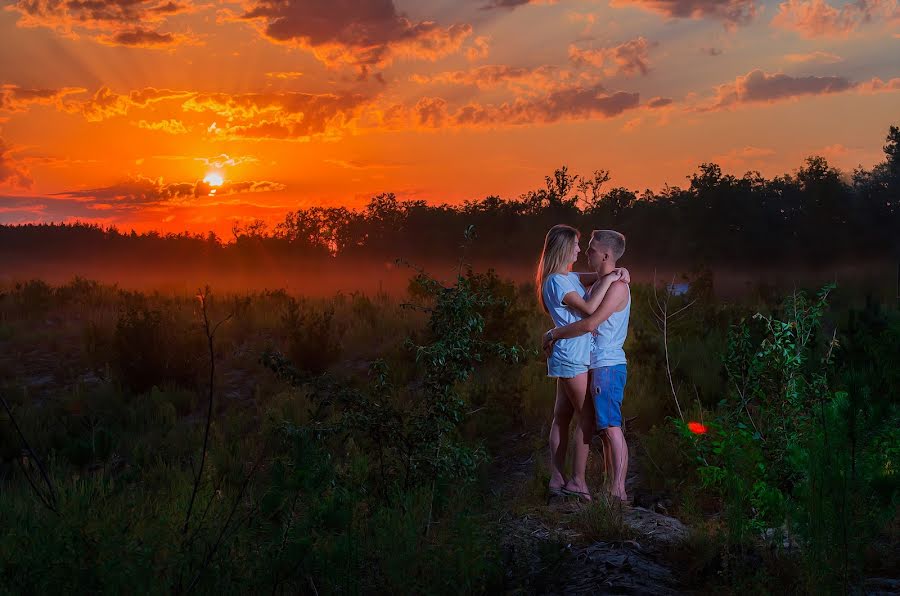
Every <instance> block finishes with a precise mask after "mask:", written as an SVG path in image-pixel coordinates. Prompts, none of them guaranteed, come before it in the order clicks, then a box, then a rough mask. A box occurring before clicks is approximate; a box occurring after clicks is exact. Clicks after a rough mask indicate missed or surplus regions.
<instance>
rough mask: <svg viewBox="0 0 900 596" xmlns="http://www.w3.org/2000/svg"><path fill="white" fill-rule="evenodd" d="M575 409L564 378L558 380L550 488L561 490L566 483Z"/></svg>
mask: <svg viewBox="0 0 900 596" xmlns="http://www.w3.org/2000/svg"><path fill="white" fill-rule="evenodd" d="M574 413H575V410H574V409H573V408H572V404H571V403H570V402H569V398H568V397H566V393H565V391H564V390H563V387H562V379H557V380H556V403H555V404H554V406H553V422H551V424H550V489H551V490H559V489H560V488H562V487H563V485H565V483H566V478H565V476H563V470H564V469H565V467H566V452H567V451H568V449H569V424H570V423H571V422H572V415H573V414H574Z"/></svg>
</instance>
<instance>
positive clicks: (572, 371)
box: [547, 356, 588, 379]
mask: <svg viewBox="0 0 900 596" xmlns="http://www.w3.org/2000/svg"><path fill="white" fill-rule="evenodd" d="M587 370H588V365H587V364H575V363H574V362H569V361H567V360H562V359H560V358H555V357H553V356H551V357H550V358H548V359H547V376H548V377H561V378H563V379H571V378H573V377H577V376H578V375H580V374H582V373H586V372H587Z"/></svg>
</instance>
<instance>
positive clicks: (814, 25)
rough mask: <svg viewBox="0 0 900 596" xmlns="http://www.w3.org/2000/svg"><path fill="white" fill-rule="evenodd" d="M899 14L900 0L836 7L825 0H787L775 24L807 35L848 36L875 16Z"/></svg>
mask: <svg viewBox="0 0 900 596" xmlns="http://www.w3.org/2000/svg"><path fill="white" fill-rule="evenodd" d="M898 18H900V12H898V8H897V0H857V1H856V2H847V3H845V4H844V5H842V6H841V7H840V8H835V7H834V6H831V5H830V4H828V2H826V1H825V0H788V1H787V2H782V3H781V4H780V5H779V6H778V14H776V15H775V18H773V19H772V26H773V27H778V28H781V29H785V30H788V31H793V32H795V33H797V34H798V35H800V36H801V37H804V38H806V39H813V38H817V37H847V36H848V35H850V34H851V33H853V32H854V31H856V30H858V29H859V28H860V27H862V26H863V25H866V24H869V23H872V22H873V21H876V20H882V19H884V20H893V21H896V20H897V19H898Z"/></svg>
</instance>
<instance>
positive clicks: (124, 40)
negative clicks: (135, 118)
mask: <svg viewBox="0 0 900 596" xmlns="http://www.w3.org/2000/svg"><path fill="white" fill-rule="evenodd" d="M204 6H211V5H209V4H205V5H204V4H199V3H198V4H193V3H178V2H173V1H171V0H170V1H163V0H16V1H14V2H12V3H11V4H10V5H9V7H8V10H12V11H14V12H18V13H19V21H18V23H17V24H18V25H19V26H20V27H46V28H48V29H53V30H55V31H57V32H59V33H61V34H63V35H68V36H75V35H76V33H77V32H87V34H88V35H89V36H90V37H91V38H93V39H95V40H96V41H100V42H102V43H105V44H109V45H122V46H133V47H164V46H172V45H176V44H179V43H182V42H187V41H189V38H188V37H187V36H185V35H179V34H174V33H162V32H160V31H158V27H160V26H162V25H163V24H164V23H165V22H166V19H168V18H169V17H170V16H172V15H175V14H178V13H183V12H190V11H194V10H198V9H200V8H202V7H204Z"/></svg>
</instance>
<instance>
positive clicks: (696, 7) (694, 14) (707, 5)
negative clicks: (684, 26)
mask: <svg viewBox="0 0 900 596" xmlns="http://www.w3.org/2000/svg"><path fill="white" fill-rule="evenodd" d="M759 4H760V2H759V1H758V0H612V1H611V2H610V6H614V7H617V8H621V7H625V6H635V7H638V8H643V9H644V10H649V11H652V12H655V13H658V14H661V15H664V16H667V17H670V18H691V19H700V18H711V19H717V20H721V21H723V22H725V24H726V25H728V26H735V25H746V24H748V23H749V22H750V21H752V20H753V17H754V16H756V14H757V12H758V7H759Z"/></svg>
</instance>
